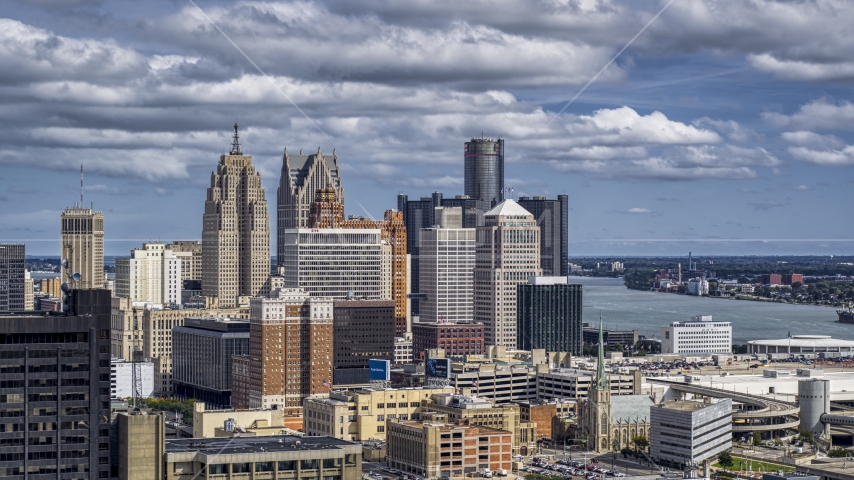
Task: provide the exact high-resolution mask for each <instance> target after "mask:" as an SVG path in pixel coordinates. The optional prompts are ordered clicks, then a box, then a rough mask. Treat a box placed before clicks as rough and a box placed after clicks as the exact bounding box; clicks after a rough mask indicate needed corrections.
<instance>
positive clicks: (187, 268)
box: [166, 240, 202, 281]
mask: <svg viewBox="0 0 854 480" xmlns="http://www.w3.org/2000/svg"><path fill="white" fill-rule="evenodd" d="M166 249H167V250H171V251H172V254H173V255H175V256H176V257H178V258H180V259H181V279H183V280H198V281H201V280H202V244H201V243H200V242H194V241H188V240H179V241H176V242H172V243H170V244H169V245H166Z"/></svg>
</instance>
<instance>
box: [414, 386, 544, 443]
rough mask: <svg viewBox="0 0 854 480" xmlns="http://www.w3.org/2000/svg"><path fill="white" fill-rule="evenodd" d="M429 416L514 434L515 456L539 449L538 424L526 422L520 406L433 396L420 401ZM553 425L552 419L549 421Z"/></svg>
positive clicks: (464, 398)
mask: <svg viewBox="0 0 854 480" xmlns="http://www.w3.org/2000/svg"><path fill="white" fill-rule="evenodd" d="M421 408H422V410H423V411H424V412H425V413H426V412H436V413H441V414H444V415H447V416H448V421H450V422H451V423H460V424H467V425H479V426H482V427H490V428H497V429H499V430H505V431H507V432H510V433H512V434H513V454H514V455H515V454H519V455H522V456H527V455H528V454H529V453H530V452H533V451H534V447H536V440H537V438H539V437H538V435H537V427H538V425H537V424H536V423H532V422H523V421H522V419H521V412H520V408H519V405H516V404H507V405H493V404H492V402H489V401H488V400H486V399H484V398H478V397H472V396H468V395H459V394H451V393H442V394H436V395H433V396H432V397H431V398H429V399H426V400H422V401H421ZM549 421H551V419H549Z"/></svg>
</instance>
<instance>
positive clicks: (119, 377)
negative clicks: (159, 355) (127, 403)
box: [110, 357, 154, 398]
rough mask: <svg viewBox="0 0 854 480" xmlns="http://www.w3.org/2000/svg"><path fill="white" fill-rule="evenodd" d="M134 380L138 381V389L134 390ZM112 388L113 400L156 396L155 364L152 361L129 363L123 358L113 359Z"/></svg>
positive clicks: (111, 361) (111, 368) (111, 364)
mask: <svg viewBox="0 0 854 480" xmlns="http://www.w3.org/2000/svg"><path fill="white" fill-rule="evenodd" d="M134 370H136V372H134ZM134 373H136V376H134ZM134 380H136V388H134ZM110 387H111V388H110V397H111V398H130V397H133V396H139V397H140V398H149V397H152V396H154V363H153V362H151V361H145V362H129V361H126V360H125V359H123V358H115V357H114V358H112V359H111V360H110Z"/></svg>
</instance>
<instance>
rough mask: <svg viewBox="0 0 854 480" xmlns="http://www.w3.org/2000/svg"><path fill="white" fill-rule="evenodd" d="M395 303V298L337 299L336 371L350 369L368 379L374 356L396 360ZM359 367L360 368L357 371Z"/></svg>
mask: <svg viewBox="0 0 854 480" xmlns="http://www.w3.org/2000/svg"><path fill="white" fill-rule="evenodd" d="M394 307H395V302H394V301H392V300H358V299H350V300H337V301H335V303H334V304H333V309H334V310H333V335H332V338H333V345H334V347H333V352H334V357H333V368H334V369H335V375H336V377H338V376H339V375H344V374H345V373H346V372H344V371H345V370H349V371H351V372H352V373H354V374H355V375H359V376H361V377H364V378H361V380H362V381H339V380H338V379H337V378H336V380H335V382H334V383H336V384H339V383H367V381H368V366H369V365H368V362H369V361H370V360H371V359H377V360H388V361H390V362H393V361H394V340H395V337H394V326H395V322H394V318H395V316H394ZM356 370H358V372H356Z"/></svg>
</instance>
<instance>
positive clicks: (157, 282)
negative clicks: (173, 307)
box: [116, 242, 183, 304]
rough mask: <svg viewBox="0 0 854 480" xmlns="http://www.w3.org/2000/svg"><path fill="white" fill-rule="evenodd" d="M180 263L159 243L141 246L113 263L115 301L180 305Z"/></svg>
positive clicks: (170, 251)
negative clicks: (114, 267)
mask: <svg viewBox="0 0 854 480" xmlns="http://www.w3.org/2000/svg"><path fill="white" fill-rule="evenodd" d="M181 270H182V269H181V259H180V258H179V257H177V256H176V255H175V254H174V253H173V252H172V250H169V249H167V248H166V245H165V244H163V243H156V242H155V243H144V244H142V248H135V249H133V250H131V251H130V257H120V258H117V259H116V297H126V298H130V299H131V301H133V302H152V303H169V304H180V303H181V288H182V284H183V282H182V278H181Z"/></svg>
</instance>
